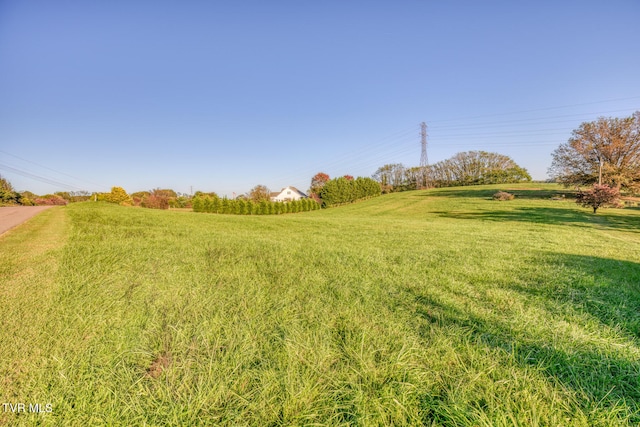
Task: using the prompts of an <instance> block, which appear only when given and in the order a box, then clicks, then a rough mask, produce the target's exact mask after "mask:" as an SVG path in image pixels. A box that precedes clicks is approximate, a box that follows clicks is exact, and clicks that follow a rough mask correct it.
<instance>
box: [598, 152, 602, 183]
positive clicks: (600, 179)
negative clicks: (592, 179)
mask: <svg viewBox="0 0 640 427" xmlns="http://www.w3.org/2000/svg"><path fill="white" fill-rule="evenodd" d="M598 185H602V157H600V170H599V172H598Z"/></svg>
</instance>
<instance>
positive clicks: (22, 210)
mask: <svg viewBox="0 0 640 427" xmlns="http://www.w3.org/2000/svg"><path fill="white" fill-rule="evenodd" d="M52 207H53V206H3V207H0V235H2V234H4V233H6V232H7V231H9V230H11V229H12V228H13V227H16V226H18V225H20V224H22V223H23V222H25V221H26V220H28V219H29V218H31V217H33V216H35V215H37V214H39V213H40V212H42V211H43V210H45V209H49V208H52Z"/></svg>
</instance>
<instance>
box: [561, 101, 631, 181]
mask: <svg viewBox="0 0 640 427" xmlns="http://www.w3.org/2000/svg"><path fill="white" fill-rule="evenodd" d="M549 172H550V174H551V176H552V177H553V178H555V179H556V181H558V182H560V183H562V184H564V185H566V186H572V185H589V184H594V183H599V184H607V185H609V186H611V187H615V188H618V189H620V188H623V189H627V190H631V191H633V192H640V111H636V112H635V113H634V114H633V115H632V116H630V117H624V118H617V117H614V118H611V117H609V118H605V117H600V118H599V119H597V120H596V121H593V122H585V123H582V124H581V125H580V127H578V129H575V130H574V131H573V132H572V134H571V138H569V140H568V141H567V142H565V143H563V144H561V145H560V146H559V147H558V148H557V149H556V150H555V151H554V152H553V162H552V164H551V168H549Z"/></svg>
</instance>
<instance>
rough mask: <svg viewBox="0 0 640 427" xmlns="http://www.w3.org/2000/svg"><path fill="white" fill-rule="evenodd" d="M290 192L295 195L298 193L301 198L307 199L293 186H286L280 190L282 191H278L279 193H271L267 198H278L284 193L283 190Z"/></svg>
mask: <svg viewBox="0 0 640 427" xmlns="http://www.w3.org/2000/svg"><path fill="white" fill-rule="evenodd" d="M287 189H289V190H291V191H295V192H296V193H298V194H299V195H301V196H303V197H307V195H306V194H305V193H303V192H302V191H300V190H298V189H297V188H296V187H293V186H291V185H290V186H288V187H284V188H282V190H280V191H279V192H272V193H271V194H270V195H269V196H270V197H278V196H279V195H280V194H282V193H284V191H285V190H287Z"/></svg>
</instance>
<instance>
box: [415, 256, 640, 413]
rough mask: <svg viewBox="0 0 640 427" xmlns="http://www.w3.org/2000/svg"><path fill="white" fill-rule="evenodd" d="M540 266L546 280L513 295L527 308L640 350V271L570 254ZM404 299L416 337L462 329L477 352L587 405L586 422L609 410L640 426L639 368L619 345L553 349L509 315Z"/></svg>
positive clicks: (418, 296)
mask: <svg viewBox="0 0 640 427" xmlns="http://www.w3.org/2000/svg"><path fill="white" fill-rule="evenodd" d="M541 262H542V263H543V264H545V266H546V268H545V269H544V271H548V274H547V273H543V274H542V276H540V275H538V277H535V276H533V277H535V278H534V279H532V280H530V281H529V283H530V285H520V286H508V287H509V288H511V289H514V290H515V291H517V292H519V293H521V294H522V295H523V296H524V297H525V298H526V299H527V302H528V304H536V305H540V306H541V307H540V308H542V309H544V310H546V311H547V312H549V315H550V317H551V318H563V317H565V316H568V317H569V318H570V317H571V316H576V315H578V316H579V315H580V314H581V313H584V314H587V315H588V316H590V317H591V318H593V319H595V320H596V321H597V322H600V323H601V324H603V325H606V326H608V327H610V328H613V330H615V331H618V334H619V335H618V336H619V337H626V339H624V338H622V339H624V340H625V341H627V342H630V343H633V344H635V346H636V347H637V346H638V345H640V264H638V263H634V262H629V261H619V260H613V259H606V258H599V257H590V256H578V255H566V254H554V255H552V256H549V257H548V258H546V259H542V260H541ZM538 271H540V270H539V269H538ZM407 292H408V293H409V296H410V298H412V300H413V301H414V302H415V303H416V305H415V307H416V308H415V314H416V316H417V317H418V318H419V319H421V320H422V321H420V322H419V324H420V325H422V326H420V327H419V329H418V332H419V333H420V334H421V335H423V336H424V337H425V339H429V334H430V333H431V327H430V326H429V325H432V326H435V327H445V328H446V327H447V326H457V327H461V328H463V329H464V330H466V331H469V333H470V336H471V339H472V341H473V343H474V344H475V345H481V346H487V347H489V348H492V349H501V350H503V351H505V352H506V353H507V354H508V355H510V357H511V358H513V360H514V362H515V363H516V364H517V365H520V366H534V367H536V368H537V369H540V371H541V372H542V373H544V374H545V375H546V376H547V377H548V378H549V379H550V380H552V382H554V383H559V384H561V385H563V386H564V387H566V388H568V389H571V390H573V391H575V392H576V393H578V396H580V395H582V396H584V397H586V400H585V401H583V402H580V405H582V406H583V410H584V411H585V414H588V413H591V412H592V411H593V410H596V409H599V410H602V409H604V410H605V411H610V414H617V415H616V416H622V418H627V421H629V422H632V423H633V425H637V424H640V361H639V360H638V359H637V358H636V357H634V356H633V355H632V354H625V351H624V349H623V347H622V346H620V338H615V337H611V338H609V337H604V338H603V339H602V341H603V346H602V347H601V346H595V345H592V344H588V341H585V342H583V343H580V342H579V340H577V341H576V340H573V339H567V340H566V341H565V342H564V343H562V345H558V346H554V345H553V344H552V343H551V342H549V341H548V340H546V339H545V338H544V337H537V336H535V335H533V334H531V335H527V333H526V332H524V333H523V332H522V331H520V332H514V328H513V327H512V325H510V321H509V319H508V314H507V315H505V316H504V317H502V318H500V317H498V318H496V317H491V318H489V317H484V316H479V315H476V314H473V313H470V312H469V311H468V310H465V309H464V307H462V306H456V305H453V304H450V303H443V302H441V301H440V300H439V299H438V298H434V297H432V296H430V295H429V294H428V293H422V292H420V291H419V290H416V289H408V290H407ZM478 303H479V304H483V302H482V301H479V302H478ZM485 304H487V305H488V304H490V301H486V303H485ZM577 326H578V327H581V326H582V325H577ZM517 329H518V328H516V330H517ZM605 334H606V332H605ZM607 341H608V342H609V344H607Z"/></svg>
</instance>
